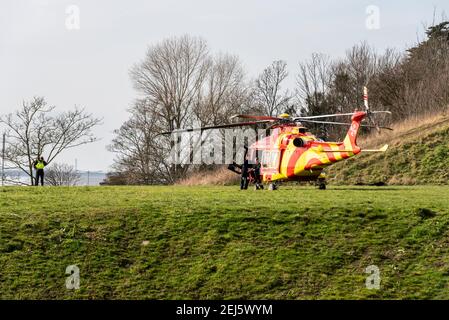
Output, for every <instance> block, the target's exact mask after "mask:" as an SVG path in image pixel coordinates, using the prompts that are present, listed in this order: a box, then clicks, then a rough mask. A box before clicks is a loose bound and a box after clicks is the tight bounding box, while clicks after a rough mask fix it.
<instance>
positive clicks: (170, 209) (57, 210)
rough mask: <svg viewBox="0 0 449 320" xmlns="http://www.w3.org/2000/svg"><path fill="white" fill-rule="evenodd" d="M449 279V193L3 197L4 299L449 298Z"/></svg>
mask: <svg viewBox="0 0 449 320" xmlns="http://www.w3.org/2000/svg"><path fill="white" fill-rule="evenodd" d="M68 265H77V266H78V267H79V268H80V278H81V282H80V289H79V290H68V289H66V287H65V279H66V277H67V275H66V274H65V269H66V267H67V266H68ZM369 265H377V266H378V267H379V269H380V277H381V285H380V290H374V289H373V290H369V289H367V288H366V287H365V279H366V277H367V276H368V274H366V273H365V268H366V267H368V266H369ZM448 280H449V188H448V187H447V186H445V187H443V186H442V187H432V186H429V187H377V188H376V187H350V186H348V187H332V186H330V187H329V189H328V190H326V191H322V190H316V189H314V188H312V187H293V186H291V187H287V186H286V187H283V188H282V189H281V190H279V191H274V192H270V191H260V192H256V191H253V190H248V191H246V192H241V191H238V190H237V187H181V186H179V187H79V188H22V187H18V188H13V187H11V188H3V189H1V188H0V298H1V299H10V298H17V299H154V298H156V299H181V298H182V299H232V298H237V299H266V298H273V299H329V298H338V299H341V298H354V299H367V298H368V299H372V298H393V299H402V298H419V299H429V298H430V299H436V298H443V299H447V298H449V283H448Z"/></svg>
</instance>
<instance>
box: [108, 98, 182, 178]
mask: <svg viewBox="0 0 449 320" xmlns="http://www.w3.org/2000/svg"><path fill="white" fill-rule="evenodd" d="M155 109H156V108H155V106H154V105H147V104H146V102H145V101H144V100H140V101H137V102H136V104H135V105H134V107H133V108H131V109H130V110H129V111H130V113H131V117H130V118H129V119H128V120H127V121H125V123H123V125H122V126H121V127H120V129H118V130H115V131H114V133H115V135H116V136H115V138H114V139H113V140H112V143H111V144H110V145H109V146H108V150H109V151H111V152H114V153H116V158H115V164H114V169H115V170H116V172H121V173H123V175H124V176H126V178H127V183H128V184H155V183H172V182H174V181H172V180H171V175H170V165H169V164H167V163H166V160H167V159H165V158H164V157H165V155H166V151H165V149H167V146H169V145H170V140H169V138H167V137H165V138H164V137H161V136H159V135H158V133H159V132H161V130H163V128H162V127H161V126H160V124H159V121H158V116H157V111H156V110H155Z"/></svg>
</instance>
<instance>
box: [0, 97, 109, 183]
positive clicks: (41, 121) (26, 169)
mask: <svg viewBox="0 0 449 320" xmlns="http://www.w3.org/2000/svg"><path fill="white" fill-rule="evenodd" d="M54 109H55V107H53V106H48V105H47V103H46V102H45V99H44V98H38V97H35V98H34V99H33V100H32V101H30V102H23V104H22V108H21V109H20V110H18V111H16V112H15V113H11V114H8V115H6V116H2V117H0V123H2V124H3V125H5V127H6V129H7V135H6V141H7V143H6V162H7V163H8V164H9V165H8V169H16V170H20V171H21V172H23V173H25V174H26V175H27V176H28V177H29V179H30V183H31V184H33V183H34V171H33V161H34V160H35V159H36V158H37V157H38V156H45V159H46V161H47V163H51V162H52V161H53V160H54V159H55V158H56V157H57V156H58V155H59V154H60V153H61V152H63V151H64V150H66V149H70V148H74V147H77V146H80V145H83V144H87V143H91V142H94V141H96V138H95V137H94V135H93V133H92V128H93V127H95V126H96V125H98V124H99V123H100V122H101V120H100V119H97V118H94V117H93V116H92V115H91V114H88V113H86V112H85V111H84V110H83V109H79V108H75V109H74V110H71V111H66V112H63V113H60V114H55V113H54V112H53V111H54ZM10 182H16V183H18V181H17V180H14V181H10Z"/></svg>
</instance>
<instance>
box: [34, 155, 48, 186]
mask: <svg viewBox="0 0 449 320" xmlns="http://www.w3.org/2000/svg"><path fill="white" fill-rule="evenodd" d="M46 165H47V162H45V160H44V157H38V158H37V159H36V160H34V163H33V166H34V169H36V184H35V185H36V186H37V185H39V179H40V180H41V186H43V185H44V168H45V166H46Z"/></svg>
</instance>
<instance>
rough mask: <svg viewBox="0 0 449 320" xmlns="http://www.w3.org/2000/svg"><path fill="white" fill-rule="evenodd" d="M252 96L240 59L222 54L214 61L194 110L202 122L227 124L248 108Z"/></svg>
mask: <svg viewBox="0 0 449 320" xmlns="http://www.w3.org/2000/svg"><path fill="white" fill-rule="evenodd" d="M248 95H249V90H248V88H247V86H246V84H245V83H244V71H243V68H242V65H241V63H240V61H239V59H238V58H237V57H236V56H232V55H226V54H222V55H219V56H217V57H215V58H214V59H211V61H210V65H209V71H208V73H207V76H206V78H205V81H204V84H203V86H202V89H201V92H200V99H199V100H198V101H197V104H196V105H195V107H194V109H193V113H194V115H195V116H196V118H197V119H198V120H199V124H201V125H206V124H213V125H218V124H223V123H226V122H227V121H229V117H230V116H231V115H233V114H236V113H239V112H243V110H245V108H246V103H247V99H248Z"/></svg>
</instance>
